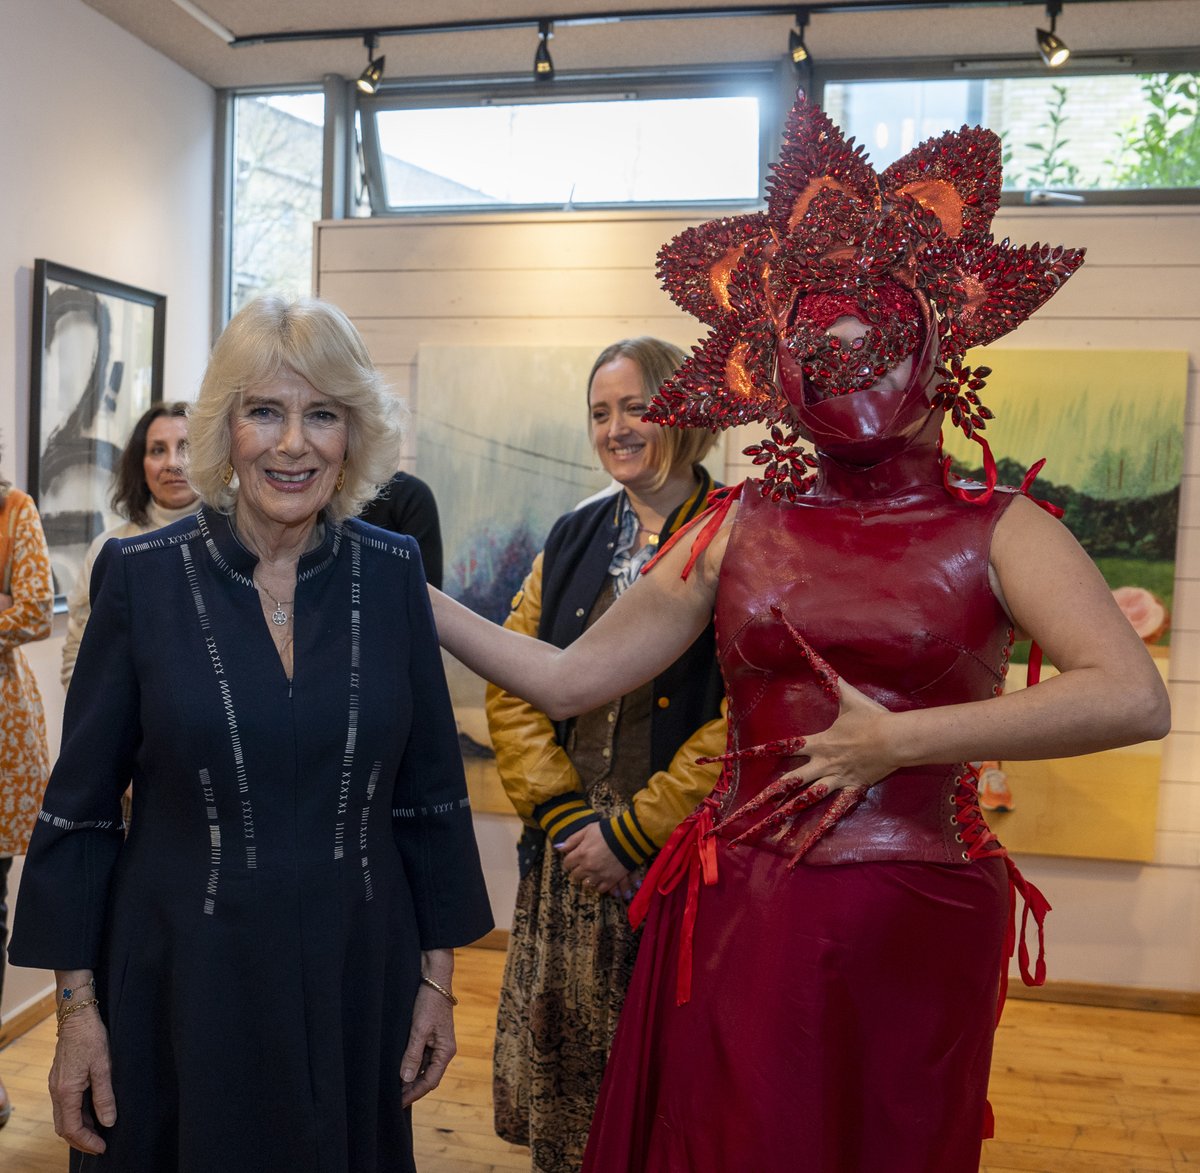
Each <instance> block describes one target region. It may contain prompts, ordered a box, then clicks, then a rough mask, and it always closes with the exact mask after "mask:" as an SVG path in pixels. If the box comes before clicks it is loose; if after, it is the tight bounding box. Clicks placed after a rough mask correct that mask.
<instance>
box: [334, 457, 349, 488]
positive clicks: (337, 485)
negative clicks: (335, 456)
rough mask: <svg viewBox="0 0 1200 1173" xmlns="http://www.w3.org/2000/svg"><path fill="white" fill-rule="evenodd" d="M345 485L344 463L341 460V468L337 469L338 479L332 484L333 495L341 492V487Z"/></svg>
mask: <svg viewBox="0 0 1200 1173" xmlns="http://www.w3.org/2000/svg"><path fill="white" fill-rule="evenodd" d="M345 483H346V462H345V461H344V460H343V461H342V467H341V468H339V469H338V478H337V480H336V481H334V483H333V491H334V492H335V493H340V492H341V491H342V486H343V485H345Z"/></svg>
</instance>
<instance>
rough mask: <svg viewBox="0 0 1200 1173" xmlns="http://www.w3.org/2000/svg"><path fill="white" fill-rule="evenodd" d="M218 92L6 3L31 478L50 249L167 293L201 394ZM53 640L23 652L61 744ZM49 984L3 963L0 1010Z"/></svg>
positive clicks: (41, 11)
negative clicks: (37, 282) (35, 303)
mask: <svg viewBox="0 0 1200 1173" xmlns="http://www.w3.org/2000/svg"><path fill="white" fill-rule="evenodd" d="M215 105H216V99H215V94H214V91H213V90H212V89H211V88H210V87H209V86H207V85H205V84H203V83H202V82H199V81H197V80H196V79H195V78H194V77H192V76H191V75H190V74H188V73H185V72H184V71H183V70H182V69H180V68H179V67H178V66H177V65H175V64H173V63H172V62H171V61H169V60H167V58H165V57H163V56H161V55H160V54H158V53H156V52H155V51H154V50H152V49H150V48H148V47H147V46H146V45H144V44H142V42H140V41H138V40H135V39H134V38H133V37H131V36H130V35H129V34H128V33H126V32H124V31H123V30H122V29H120V28H118V27H117V26H116V25H115V24H113V23H111V22H110V21H108V20H107V19H105V18H104V17H102V16H100V15H99V14H98V13H96V12H95V11H94V10H93V9H91V8H88V7H87V6H86V5H84V4H82V3H81V2H80V0H3V16H2V18H0V110H3V111H4V117H3V118H2V119H0V160H3V164H2V166H0V275H2V279H0V435H2V436H3V448H4V452H3V468H4V472H5V474H6V475H7V476H8V477H9V478H10V479H11V480H12V481H14V482H15V483H16V484H17V485H20V486H22V487H24V486H25V484H26V446H27V442H28V439H27V436H28V419H29V412H28V404H29V358H30V354H29V349H30V335H29V325H30V300H31V296H32V283H33V262H34V260H35V259H36V258H39V257H43V258H46V259H47V260H51V261H56V262H58V263H59V264H63V265H69V266H71V267H72V268H76V269H83V270H85V271H87V272H90V273H96V274H99V275H100V276H103V277H108V278H111V279H113V280H116V281H122V282H125V283H126V284H129V285H136V286H139V287H140V288H143V289H150V290H154V291H155V292H159V293H165V294H166V295H167V349H166V372H165V375H166V381H165V390H166V395H167V396H168V397H169V398H181V399H187V398H191V397H193V396H194V395H195V392H196V389H197V387H198V385H199V380H200V375H201V373H202V371H203V367H204V361H205V359H206V357H207V354H208V345H209V337H210V312H209V300H210V298H209V291H210V289H211V286H212V264H211V259H210V254H211V241H212V221H213V206H212V187H213V183H212V173H213V142H214V127H215ZM60 646H61V637H56V638H54V639H52V640H49V641H47V642H46V643H44V644H41V645H38V646H37V647H35V648H31V649H30V655H29V659H30V661H31V662H32V663H33V664H34V665H35V670H36V671H37V675H38V679H39V682H40V685H41V688H42V692H43V695H44V698H45V701H46V707H47V718H48V724H49V726H50V743H51V744H50V749H51V754H52V755H54V754H55V753H57V749H58V728H59V725H60V721H61V710H62V687H61V685H60V684H59V682H58V667H57V666H58V659H59V649H60ZM45 987H46V980H45V975H38V974H36V973H34V972H32V971H28V970H19V969H18V970H14V969H11V968H10V969H9V972H8V978H7V981H6V984H5V993H4V1012H5V1013H6V1014H7V1013H11V1012H12V1011H13V1010H14V1009H16V1008H18V1007H19V1006H21V1005H22V1004H23V1003H24V1002H26V1001H27V1000H28V999H29V998H30V997H32V996H35V995H36V994H38V993H40V992H41V991H42V990H43V989H44V988H45Z"/></svg>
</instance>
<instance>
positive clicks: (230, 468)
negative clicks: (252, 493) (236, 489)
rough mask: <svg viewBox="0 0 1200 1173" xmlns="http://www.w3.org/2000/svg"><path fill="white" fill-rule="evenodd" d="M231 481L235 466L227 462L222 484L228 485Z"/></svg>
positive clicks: (222, 475)
mask: <svg viewBox="0 0 1200 1173" xmlns="http://www.w3.org/2000/svg"><path fill="white" fill-rule="evenodd" d="M231 480H233V464H232V463H231V462H230V461H228V460H227V461H226V462H225V471H224V472H223V473H222V474H221V484H223V485H228V484H229V482H230V481H231Z"/></svg>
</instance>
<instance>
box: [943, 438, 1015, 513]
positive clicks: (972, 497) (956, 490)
mask: <svg viewBox="0 0 1200 1173" xmlns="http://www.w3.org/2000/svg"><path fill="white" fill-rule="evenodd" d="M971 439H972V440H974V441H975V443H976V444H978V445H979V447H980V448H982V449H983V478H984V481H985V482H986V485H985V488H984V489H983V490H982V491H981V492H979V493H972V492H971V491H970V490H969V489H964V488H963V487H962V486H961V485H955V484H952V483H951V481H950V457H949V456H947V457H945V458H944V459H943V460H942V484H943V486H944V487H945V489H946V492H947V493H949V494H950V496H951V497H957V498H958V499H959V500H960V501H966V502H967V504H969V505H986V504H987V503H988V502H989V501H990V500H991V499H992V494H993V493H994V492H995V491H996V481H997V480H999V478H1000V474H999V473H998V472H997V471H996V458H995V457H994V456H993V455H992V448H991V445H990V444H989V443H988V442H987V441H986V440H985V439H984V438H983V437H982V436H981V435H980V434H979V433H978V432H974V433H973V434H972V435H971ZM938 446H939V447H940V446H941V438H940V437H939V439H938Z"/></svg>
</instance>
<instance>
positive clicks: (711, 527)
mask: <svg viewBox="0 0 1200 1173" xmlns="http://www.w3.org/2000/svg"><path fill="white" fill-rule="evenodd" d="M743 483H744V482H743ZM741 495H742V485H741V484H737V485H725V486H724V488H720V489H713V491H712V492H711V493H709V495H708V508H706V509H705V510H704V512H703V513H698V514H697V515H696V516H695V517H693V518H692V520H691V521H689V522H688V523H687V525H685V526H684V527H683V529H680V530H676V531H675V533H673V534H672V535H671V536H670V538H668V539H667V541H666V543H665V544H664V545H663V548H662V549H661V550H659V552H658V553H657V554H655V555H654V557H653V558H651V559H650V561H649V562H647V563H646V565H645V566H643V567H642V573H643V574H646V573H647V572H648V571H649V570H650V567H652V566H654V565H655V564H656V563H657V562H658V560H659V559H660V558H661V557H662V556H663V555H664V554H666V552H667V551H668V550H670V549H671V548H672V547H674V545H675V543H676V542H678V541H679V540H680V539H681V538H682V537H683V535H684V534H688V533H693V532H694V527H695V526H697V525H699V524H700V522H702V521H703V522H704V525H703V527H702V528H701V529H700V531H699V533H697V534H696V540H695V541H694V542H692V553H691V557H689V558H688V560H687V565H686V566H685V567H684V568H683V573H682V574H681V575H680V576H679V577H680V578H682V579H684V580H685V581H686V580H687V576H688V575H689V574H691V573H692V567H693V566H695V565H696V559H697V558H699V557H700V555H701V554H703V553H704V551H705V550H706V549H708V544H709V542H711V541H712V540H713V538H715V537H716V536H717V530H719V529H720V528H721V525H722V524H723V523H724V521H725V517H726V515H727V514H728V513H729V510H730V509H732V508H733V503H734V502H735V501H736V500H737V499H738V498H739V497H740V496H741Z"/></svg>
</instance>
